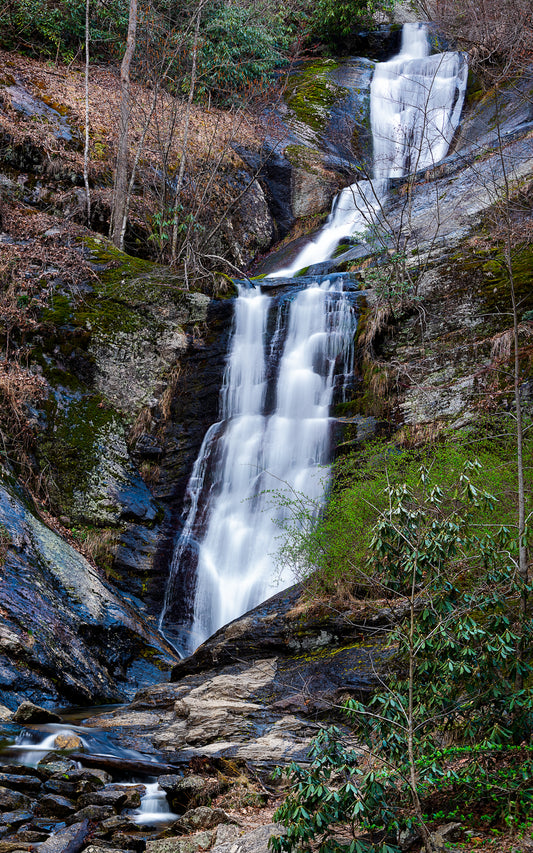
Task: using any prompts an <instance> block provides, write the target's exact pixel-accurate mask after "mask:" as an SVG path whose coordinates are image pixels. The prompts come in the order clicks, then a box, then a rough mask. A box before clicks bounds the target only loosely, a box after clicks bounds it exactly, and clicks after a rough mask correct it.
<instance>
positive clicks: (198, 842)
mask: <svg viewBox="0 0 533 853" xmlns="http://www.w3.org/2000/svg"><path fill="white" fill-rule="evenodd" d="M215 837H216V836H215V833H214V832H197V833H195V834H194V835H189V836H188V837H187V838H159V839H156V840H154V841H147V842H146V853H196V851H197V850H208V849H209V848H210V847H211V846H212V844H213V841H214V840H215Z"/></svg>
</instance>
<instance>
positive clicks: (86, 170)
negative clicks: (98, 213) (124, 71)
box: [83, 0, 91, 228]
mask: <svg viewBox="0 0 533 853" xmlns="http://www.w3.org/2000/svg"><path fill="white" fill-rule="evenodd" d="M89 6H90V0H86V2H85V147H84V151H83V183H84V184H85V204H86V207H87V225H88V226H89V228H90V227H91V191H90V189H89V42H90V33H89Z"/></svg>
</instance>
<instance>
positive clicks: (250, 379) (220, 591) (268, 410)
mask: <svg viewBox="0 0 533 853" xmlns="http://www.w3.org/2000/svg"><path fill="white" fill-rule="evenodd" d="M428 53H429V47H428V37H427V31H426V28H425V26H424V25H419V24H407V25H406V26H405V27H404V30H403V41H402V48H401V52H400V54H399V55H398V56H397V57H395V58H394V59H393V60H391V61H390V62H386V63H381V64H379V65H378V66H377V67H376V71H375V74H374V78H373V82H372V86H371V125H372V132H373V140H374V169H373V178H372V180H365V181H359V182H356V183H355V184H352V186H350V187H347V188H346V189H344V190H343V191H342V193H340V195H339V196H338V197H337V199H336V200H335V203H334V205H333V209H332V213H331V215H330V218H329V220H328V223H327V224H326V226H325V227H324V229H323V230H322V232H321V233H320V234H319V235H318V237H317V238H316V240H315V241H314V242H313V243H311V244H309V245H308V246H307V247H306V248H305V249H304V250H303V251H302V252H301V253H300V254H299V255H298V257H297V258H296V261H295V262H294V264H293V265H292V266H291V267H290V268H288V269H283V270H279V271H278V272H276V273H274V274H271V275H270V276H269V278H277V277H279V278H287V277H290V276H292V275H294V274H295V273H296V272H297V271H299V270H301V269H303V268H305V267H307V266H310V265H312V264H317V263H320V262H323V261H325V260H327V259H329V258H330V257H331V255H332V253H333V250H334V248H335V246H336V245H337V244H338V242H339V240H340V239H341V238H342V237H346V236H348V235H354V234H357V233H362V232H364V231H365V230H367V228H368V227H369V225H372V224H373V223H374V222H375V221H376V218H377V217H378V216H379V212H380V210H381V209H382V207H383V204H384V199H385V196H386V192H387V185H388V180H389V178H391V177H396V176H399V175H404V174H405V173H406V171H409V170H416V169H419V168H426V167H427V166H428V165H430V164H433V163H434V162H436V161H437V160H438V159H440V158H442V157H443V156H444V155H445V154H446V152H447V148H448V145H449V143H450V141H451V138H452V135H453V132H454V130H455V128H456V126H457V123H458V121H459V116H460V112H461V106H462V101H463V97H464V89H465V85H466V74H467V68H466V62H465V60H464V58H463V57H462V56H461V54H458V53H451V52H446V53H441V54H436V55H434V56H429V55H428ZM271 305H272V300H271V299H270V298H269V297H267V296H266V295H264V294H262V293H261V292H260V291H259V290H255V289H250V290H242V291H241V292H240V294H239V298H238V299H237V301H236V309H235V327H234V333H233V338H232V343H231V350H230V355H229V359H228V364H227V368H226V373H225V378H224V385H223V388H222V392H221V421H220V422H219V423H217V424H215V425H214V426H213V427H211V429H210V430H209V431H208V433H207V435H206V437H205V439H204V442H203V445H202V449H201V451H200V455H199V457H198V459H197V461H196V463H195V466H194V470H193V474H192V476H191V479H190V482H189V486H188V501H189V513H188V516H187V519H186V522H185V525H184V529H183V532H182V535H181V537H180V540H179V543H178V545H177V547H176V551H175V554H174V557H173V562H172V567H171V572H170V578H169V583H168V585H167V590H166V595H165V602H164V606H163V610H162V612H161V617H160V623H159V627H160V629H161V630H162V631H164V632H165V633H166V636H167V638H169V639H170V637H169V634H171V635H172V641H173V642H174V643H175V645H176V647H177V648H178V649H179V650H180V651H183V652H184V653H188V652H190V651H192V650H193V649H194V648H195V647H196V646H197V645H198V644H199V643H201V642H202V641H203V640H204V639H205V638H206V637H207V636H209V635H210V634H211V633H213V632H214V631H215V630H216V629H217V628H219V627H220V626H222V625H224V624H226V623H227V622H229V621H231V620H232V619H234V618H237V617H238V616H240V615H241V614H242V613H244V612H245V611H246V610H247V609H249V608H251V607H253V606H255V605H256V604H258V603H260V602H261V601H262V600H264V599H265V598H266V597H268V595H269V594H272V593H273V592H274V591H275V590H276V589H279V588H284V587H285V586H287V585H288V584H289V583H291V582H292V581H293V578H292V577H291V576H290V574H288V573H287V574H284V575H283V574H281V576H280V574H278V573H277V572H276V561H275V556H274V552H275V551H276V538H277V537H278V536H279V533H280V530H279V526H280V522H282V521H283V518H284V515H285V512H286V510H285V509H284V504H285V502H286V501H285V499H287V500H290V498H291V497H294V495H295V494H302V495H305V496H306V499H308V500H309V501H310V502H311V504H313V502H314V504H313V505H316V506H317V507H318V506H320V504H321V502H322V501H323V498H324V495H325V491H326V488H327V483H328V478H329V471H328V469H327V468H326V467H323V466H325V465H326V463H327V462H328V461H329V432H330V420H329V405H330V403H331V399H332V394H333V388H334V376H335V373H336V372H337V373H338V372H339V371H340V372H341V373H344V374H347V373H349V372H350V371H351V369H352V364H351V362H352V341H353V336H354V332H355V318H354V312H353V309H352V307H351V301H350V298H349V295H348V294H347V293H346V292H344V290H343V285H342V279H339V278H338V277H330V279H327V280H325V281H324V282H323V283H321V284H318V283H315V284H313V285H312V286H310V287H307V288H304V289H300V290H298V292H297V293H296V295H295V296H294V298H293V299H292V300H290V301H287V300H286V301H283V300H281V302H280V304H279V307H278V317H277V320H276V325H275V332H274V335H273V338H272V343H271V344H270V345H269V344H268V343H267V341H266V337H267V335H266V332H267V325H268V319H269V314H268V312H269V308H270V307H271ZM287 306H288V312H287ZM287 313H288V319H287ZM270 490H275V491H276V492H277V493H278V494H277V498H276V507H275V508H273V506H272V497H271V493H270ZM183 565H186V566H187V573H188V575H189V576H190V575H191V574H192V573H193V572H194V573H195V584H194V588H195V592H194V608H193V612H192V614H191V616H190V619H189V620H185V624H184V625H182V626H181V627H178V628H176V626H175V625H173V624H172V623H173V621H175V620H174V617H173V612H172V610H173V600H174V596H175V586H176V583H177V579H178V577H179V574H180V572H182V573H184V569H183V568H182V566H183ZM189 582H190V581H189Z"/></svg>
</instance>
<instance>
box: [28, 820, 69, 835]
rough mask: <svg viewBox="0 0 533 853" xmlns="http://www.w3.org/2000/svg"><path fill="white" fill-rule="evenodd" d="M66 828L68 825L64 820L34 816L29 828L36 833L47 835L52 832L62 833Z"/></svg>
mask: <svg viewBox="0 0 533 853" xmlns="http://www.w3.org/2000/svg"><path fill="white" fill-rule="evenodd" d="M65 826H66V823H65V821H64V820H54V819H52V818H51V817H39V816H34V817H33V819H32V821H31V823H30V824H29V827H28V828H29V829H32V830H35V832H46V833H47V835H50V833H52V832H60V831H61V830H62V829H64V828H65Z"/></svg>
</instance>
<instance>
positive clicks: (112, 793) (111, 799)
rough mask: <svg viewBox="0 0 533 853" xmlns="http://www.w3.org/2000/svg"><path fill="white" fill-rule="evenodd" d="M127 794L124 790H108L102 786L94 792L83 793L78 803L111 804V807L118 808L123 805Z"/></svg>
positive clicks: (87, 804)
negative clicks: (100, 789)
mask: <svg viewBox="0 0 533 853" xmlns="http://www.w3.org/2000/svg"><path fill="white" fill-rule="evenodd" d="M127 799H128V798H127V794H126V793H125V791H119V790H113V789H111V790H108V789H107V788H104V789H103V790H102V791H96V792H94V793H89V794H83V795H82V796H81V797H80V798H79V800H78V803H79V805H80V806H82V807H85V806H111V807H112V808H114V809H116V810H118V809H120V808H121V807H122V806H124V805H125V803H126V800H127Z"/></svg>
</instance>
